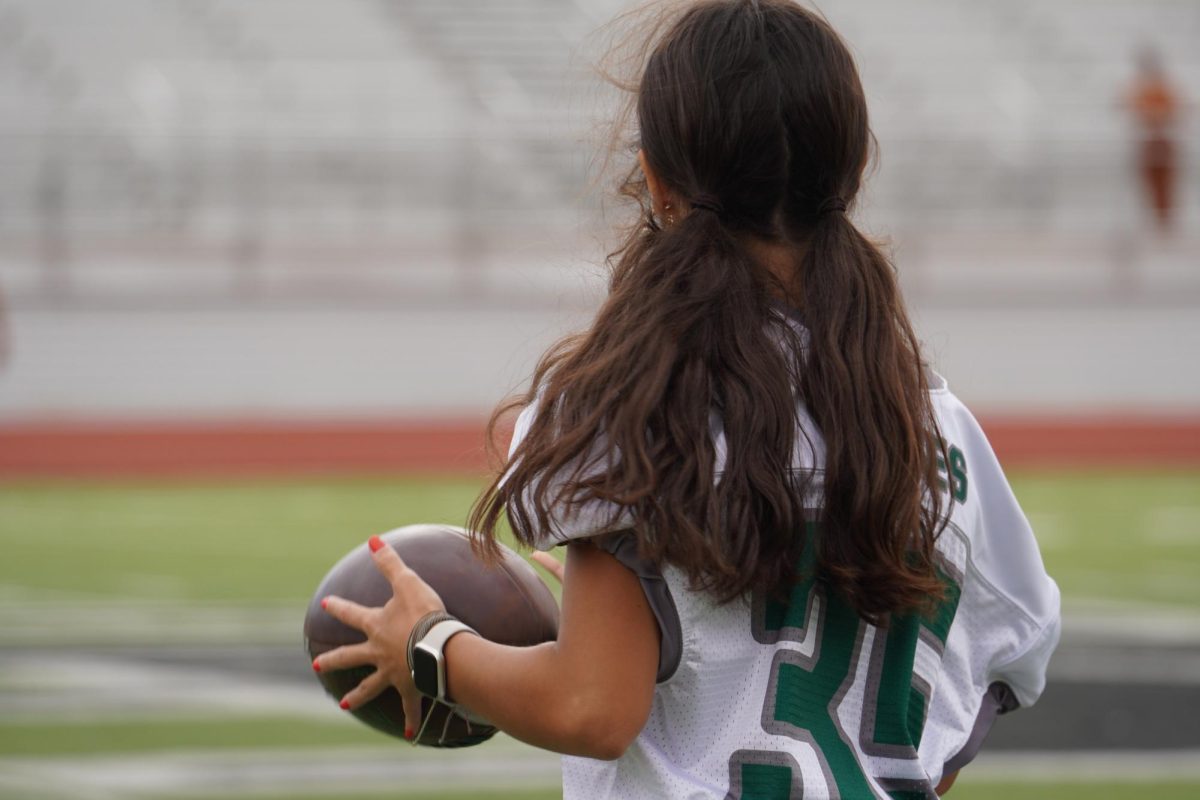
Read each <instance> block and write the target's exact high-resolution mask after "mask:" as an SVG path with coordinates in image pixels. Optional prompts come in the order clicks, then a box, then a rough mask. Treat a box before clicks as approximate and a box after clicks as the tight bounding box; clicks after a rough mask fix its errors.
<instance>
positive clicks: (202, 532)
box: [0, 471, 1200, 609]
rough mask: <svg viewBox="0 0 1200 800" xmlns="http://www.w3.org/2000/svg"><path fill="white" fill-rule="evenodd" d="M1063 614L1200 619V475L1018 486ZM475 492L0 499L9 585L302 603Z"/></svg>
mask: <svg viewBox="0 0 1200 800" xmlns="http://www.w3.org/2000/svg"><path fill="white" fill-rule="evenodd" d="M1012 483H1013V488H1014V490H1015V491H1016V493H1017V496H1018V498H1019V499H1020V501H1021V503H1022V505H1023V506H1024V508H1025V510H1026V512H1027V513H1028V514H1029V517H1030V520H1031V521H1032V523H1033V525H1034V530H1035V532H1037V534H1038V536H1039V540H1040V541H1041V544H1042V549H1043V553H1044V556H1045V559H1046V564H1047V567H1048V568H1049V570H1050V572H1051V574H1052V575H1054V577H1055V578H1056V579H1058V580H1059V582H1060V584H1061V586H1062V588H1063V593H1064V595H1065V596H1066V597H1067V598H1068V599H1079V600H1088V599H1097V598H1099V599H1105V600H1118V601H1130V602H1148V603H1157V604H1166V605H1175V606H1179V607H1182V608H1188V609H1200V581H1197V580H1195V576H1196V575H1197V574H1200V472H1196V471H1176V472H1136V473H1092V472H1074V473H1071V472H1068V473H1056V472H1020V473H1017V474H1015V475H1014V476H1013V480H1012ZM480 485H481V484H480V482H479V481H475V480H469V479H463V480H444V479H436V480H434V479H431V480H414V479H388V478H359V479H353V478H339V479H322V480H316V479H313V480H300V481H295V480H293V481H283V480H244V481H236V482H235V481H227V482H212V483H175V482H161V483H154V482H138V483H103V484H95V483H90V484H89V483H62V482H42V483H19V484H7V485H0V548H2V552H4V553H5V557H4V559H2V560H0V585H6V586H7V587H9V591H10V592H11V591H14V590H16V591H20V590H26V591H28V592H29V593H30V594H31V596H32V597H35V598H36V597H38V596H39V595H43V594H45V595H49V596H53V595H57V594H66V595H84V596H93V597H100V598H105V597H107V598H112V599H131V598H132V599H158V600H174V601H183V602H219V603H228V604H245V605H252V604H255V603H264V602H282V603H291V602H297V603H298V602H303V601H304V600H306V599H307V597H308V593H309V592H310V591H311V590H312V589H313V588H314V587H315V586H316V584H317V582H318V581H319V579H320V577H321V576H322V575H323V574H324V573H325V570H326V569H327V568H328V567H329V565H330V564H332V563H333V562H334V560H336V559H337V558H338V557H340V556H341V555H342V554H343V553H345V552H346V551H347V550H349V549H350V548H351V547H353V546H355V545H357V544H360V543H361V542H363V541H364V540H365V539H366V538H367V537H368V536H369V535H370V534H372V533H377V532H380V531H383V530H387V529H389V528H392V527H396V526H399V525H404V524H408V523H412V522H447V523H452V524H462V523H463V521H464V519H465V517H466V514H467V509H468V508H469V507H470V504H471V502H472V500H473V499H474V497H475V494H476V492H477V491H478V489H479V488H480Z"/></svg>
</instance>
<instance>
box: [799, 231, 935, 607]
mask: <svg viewBox="0 0 1200 800" xmlns="http://www.w3.org/2000/svg"><path fill="white" fill-rule="evenodd" d="M800 275H801V276H802V277H801V281H800V291H801V296H802V300H801V304H802V308H803V309H804V321H805V325H806V327H807V331H808V336H809V347H808V350H807V353H806V355H805V358H804V361H803V364H802V365H801V367H800V375H801V383H800V385H801V395H802V396H803V398H804V402H805V404H806V407H807V410H808V413H809V414H810V415H811V417H812V419H813V421H814V422H815V423H816V426H817V428H818V429H819V430H820V431H821V434H822V437H823V439H824V446H825V465H824V481H823V482H824V486H823V491H822V496H823V502H822V506H821V517H822V523H823V524H822V531H823V535H822V536H821V537H819V538H818V540H817V553H816V556H817V565H818V571H819V572H820V574H821V575H822V576H823V578H824V580H825V581H826V582H827V583H829V584H831V585H833V586H835V587H836V588H837V589H838V590H839V591H840V592H841V593H842V594H843V595H844V596H845V597H846V598H847V599H848V600H849V601H850V602H851V603H852V604H853V605H854V607H855V608H856V609H857V610H858V611H859V613H860V615H862V616H863V617H865V618H867V619H872V620H876V619H879V618H881V617H883V616H884V615H886V614H888V613H891V612H896V611H899V610H916V609H921V608H925V607H927V606H928V604H929V603H930V602H932V601H934V600H937V599H940V597H941V593H942V591H943V587H942V584H941V582H940V581H939V580H938V579H937V577H936V574H935V572H934V568H933V563H932V559H933V545H934V541H935V539H936V537H937V535H938V534H939V533H940V531H941V528H942V526H943V525H944V521H943V519H942V513H941V495H940V494H939V493H938V492H934V491H929V489H930V487H935V486H937V473H936V461H935V458H934V455H933V451H932V450H931V443H932V442H933V441H937V434H936V432H937V423H936V420H935V418H934V415H933V410H932V405H931V403H930V399H929V394H928V392H929V386H928V380H927V378H926V373H925V370H924V367H923V364H922V361H921V355H920V348H919V344H918V340H917V338H916V335H915V333H914V332H913V329H912V326H911V324H910V323H909V320H908V317H907V314H906V313H905V310H904V305H903V303H902V301H901V297H900V292H899V287H898V286H897V282H896V277H895V272H894V270H893V268H892V265H891V264H890V263H889V262H888V260H887V258H886V256H884V254H883V253H882V252H880V250H879V248H877V247H876V246H875V245H874V244H872V243H871V242H870V241H868V240H867V239H866V238H865V237H864V236H863V235H862V234H861V233H860V232H859V231H858V229H857V228H856V227H855V226H854V224H853V223H852V222H851V221H850V220H849V219H848V218H847V217H846V215H845V214H843V213H841V212H840V211H836V210H831V211H829V212H827V213H823V214H821V215H820V216H819V218H818V221H817V224H816V225H815V226H814V227H813V228H812V229H811V234H810V236H809V240H808V249H807V251H806V252H805V255H804V258H803V261H802V265H801V269H800Z"/></svg>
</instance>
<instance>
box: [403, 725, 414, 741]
mask: <svg viewBox="0 0 1200 800" xmlns="http://www.w3.org/2000/svg"><path fill="white" fill-rule="evenodd" d="M412 737H413V729H412V728H405V729H404V738H405V739H411V738H412Z"/></svg>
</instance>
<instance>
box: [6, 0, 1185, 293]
mask: <svg viewBox="0 0 1200 800" xmlns="http://www.w3.org/2000/svg"><path fill="white" fill-rule="evenodd" d="M620 5H621V4H619V3H616V2H614V0H590V1H589V0H576V1H575V2H569V1H568V0H340V1H337V2H335V0H240V1H235V0H105V2H103V3H97V2H88V1H87V0H0V147H2V151H0V290H2V291H3V292H4V293H5V294H6V295H7V297H8V298H9V302H10V303H13V304H21V303H37V302H42V301H47V300H50V301H53V302H63V301H81V302H82V301H94V300H97V299H103V298H110V297H117V298H122V299H126V300H129V299H132V300H133V301H134V302H146V303H153V302H156V301H157V300H160V299H162V298H171V297H181V296H182V297H189V298H195V297H210V298H214V299H217V300H221V299H222V298H229V297H245V296H259V297H266V298H271V297H277V296H286V295H290V294H301V295H311V296H318V297H322V298H328V297H330V296H346V297H362V296H379V295H380V294H386V293H388V292H392V293H397V294H399V295H403V296H406V297H414V296H415V297H433V296H441V295H447V296H456V297H457V296H469V295H480V296H483V297H488V296H490V295H489V287H494V286H497V285H502V284H503V283H504V282H505V281H506V276H509V275H513V274H520V275H522V276H523V277H522V280H525V281H533V282H535V283H538V284H539V285H543V286H544V288H545V289H546V294H547V295H548V296H549V295H552V294H554V293H555V292H557V291H559V289H560V288H561V278H555V277H553V275H554V274H555V271H554V270H553V269H541V267H551V268H552V267H555V266H557V265H561V264H562V262H563V261H564V259H565V258H577V257H584V256H588V257H593V258H597V257H598V256H599V255H600V254H601V250H600V248H598V247H596V246H595V245H594V244H589V242H591V237H592V236H593V235H594V234H595V233H596V232H597V231H598V230H600V229H601V228H598V227H597V225H598V223H596V222H595V220H596V214H595V211H596V210H597V208H598V207H599V204H598V196H597V193H596V190H595V189H594V187H593V188H591V189H589V184H588V175H589V171H588V167H589V163H590V161H591V159H592V158H593V157H594V156H595V154H596V147H597V136H596V123H595V120H596V117H597V114H601V115H602V113H603V111H604V108H603V107H602V106H600V105H598V103H599V102H600V99H601V98H604V97H608V96H610V95H605V94H604V93H603V92H602V91H600V90H598V81H597V80H596V78H595V77H594V76H592V75H591V74H590V72H589V63H588V61H589V58H590V57H591V56H592V55H594V53H593V52H592V50H590V49H589V48H588V46H587V45H586V42H588V36H589V34H590V33H591V32H592V31H594V30H595V29H596V28H597V27H598V26H599V25H600V24H602V23H603V22H604V21H606V20H607V19H608V18H609V17H610V16H611V15H612V13H613V12H614V11H615V10H616V9H617V8H619V7H620ZM821 8H822V10H823V11H824V12H825V13H826V15H827V16H828V17H829V19H830V20H831V22H832V23H833V24H834V26H835V27H836V28H838V29H839V30H840V31H841V32H842V33H843V35H844V36H845V37H846V38H847V39H848V40H849V42H850V43H851V45H852V47H853V49H854V51H855V53H856V54H857V56H858V58H859V59H860V68H861V70H862V74H863V78H864V81H865V83H866V86H867V90H868V94H869V97H870V102H871V110H872V114H873V124H874V128H875V130H876V133H877V135H878V138H879V142H880V147H881V152H882V159H881V161H880V163H879V166H878V170H877V172H876V174H875V175H874V177H873V180H872V183H871V188H870V192H869V195H868V197H867V198H866V203H865V210H866V215H865V216H866V218H867V219H868V220H869V227H870V228H871V229H872V230H875V231H878V232H884V233H888V234H890V235H891V237H892V238H893V239H894V241H895V242H896V244H897V246H898V248H899V251H900V255H901V262H902V268H903V269H904V270H906V271H907V274H909V275H910V280H911V283H912V285H913V287H915V290H916V291H918V292H926V293H934V294H936V293H937V292H939V291H941V292H943V293H949V294H954V293H960V294H962V295H963V296H966V295H971V294H978V293H979V290H980V289H987V290H989V291H991V290H1006V291H1009V292H1010V293H1011V294H1012V295H1013V296H1024V295H1036V296H1039V297H1041V296H1044V295H1045V293H1046V292H1052V293H1058V294H1060V295H1062V296H1064V297H1066V296H1070V295H1072V294H1073V293H1077V292H1079V291H1083V292H1085V293H1091V294H1089V295H1088V296H1092V294H1101V295H1102V294H1105V293H1109V294H1112V293H1117V294H1120V293H1122V292H1130V291H1143V292H1147V291H1148V292H1150V293H1153V292H1154V291H1158V292H1160V293H1163V294H1164V295H1169V296H1171V297H1173V298H1178V297H1179V296H1180V292H1181V291H1183V290H1186V291H1190V292H1192V293H1193V294H1192V295H1190V296H1192V297H1195V292H1196V291H1197V290H1200V270H1198V269H1196V265H1197V263H1198V262H1200V198H1198V197H1197V191H1196V190H1197V188H1198V187H1200V168H1198V166H1200V159H1198V158H1196V154H1200V135H1198V134H1197V131H1198V130H1200V128H1198V127H1197V122H1196V119H1195V118H1196V116H1197V111H1196V109H1197V106H1196V103H1195V98H1196V97H1198V96H1200V48H1197V47H1196V42H1198V41H1200V3H1196V2H1191V1H1190V0H1038V1H1036V2H1035V1H1034V0H989V1H988V2H983V1H982V0H976V1H973V2H961V1H960V0H905V2H903V3H890V2H887V1H886V0H871V1H870V2H866V1H864V0H836V1H835V0H830V1H829V2H825V3H823V4H821ZM1146 45H1152V46H1154V47H1156V48H1157V49H1158V50H1159V51H1160V52H1161V53H1162V54H1163V60H1164V62H1165V64H1166V67H1167V70H1168V74H1169V75H1170V77H1171V78H1172V80H1173V81H1174V83H1175V85H1176V86H1177V88H1178V89H1179V90H1180V91H1181V92H1182V93H1183V95H1184V97H1185V99H1186V100H1188V102H1189V103H1190V113H1189V114H1187V115H1186V116H1185V125H1184V128H1183V136H1184V150H1185V158H1184V165H1185V170H1186V172H1185V174H1184V175H1183V176H1182V178H1181V187H1180V188H1181V198H1180V199H1181V202H1182V204H1183V207H1182V208H1181V214H1180V217H1181V219H1180V222H1181V224H1180V225H1179V227H1178V230H1177V233H1176V235H1175V237H1174V238H1173V239H1171V240H1170V241H1168V242H1165V243H1163V242H1157V241H1155V240H1154V239H1153V237H1152V236H1151V235H1150V232H1149V225H1148V223H1147V221H1146V220H1145V219H1144V212H1143V210H1142V202H1141V197H1140V194H1139V187H1138V185H1137V183H1136V178H1135V175H1134V170H1133V161H1132V153H1133V149H1132V148H1133V144H1132V142H1133V130H1132V126H1131V124H1130V122H1129V120H1128V117H1127V114H1126V112H1125V110H1124V109H1123V108H1122V105H1121V103H1122V96H1123V94H1124V93H1125V92H1126V91H1127V90H1128V88H1129V85H1130V82H1131V79H1132V77H1133V65H1134V59H1135V55H1136V53H1137V50H1138V48H1140V47H1142V46H1146ZM1189 154H1190V155H1191V157H1188V156H1189ZM599 224H600V225H602V224H603V223H599ZM530 265H538V269H540V272H539V271H538V269H535V270H534V272H536V273H537V274H538V275H541V274H542V273H544V274H545V276H546V277H545V278H544V280H543V278H540V277H537V275H535V276H534V277H529V275H528V272H529V269H530ZM1014 265H1015V266H1014ZM522 270H524V272H522ZM1185 294H1186V292H1185Z"/></svg>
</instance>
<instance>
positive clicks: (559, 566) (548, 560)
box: [530, 550, 565, 584]
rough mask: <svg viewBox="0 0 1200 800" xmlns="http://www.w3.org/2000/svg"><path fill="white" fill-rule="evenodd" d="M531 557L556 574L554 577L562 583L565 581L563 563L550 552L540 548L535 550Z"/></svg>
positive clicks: (547, 570)
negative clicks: (542, 550) (544, 551)
mask: <svg viewBox="0 0 1200 800" xmlns="http://www.w3.org/2000/svg"><path fill="white" fill-rule="evenodd" d="M530 558H531V559H533V560H534V561H536V562H537V563H538V566H540V567H541V568H542V569H544V570H546V572H549V573H550V574H551V575H553V576H554V579H555V580H556V581H558V582H559V583H560V584H561V583H562V582H563V573H564V571H565V570H564V568H563V563H562V562H561V561H559V560H558V559H557V558H555V557H554V556H552V555H550V554H549V553H543V552H541V551H540V550H538V551H535V552H534V553H533V555H531V556H530Z"/></svg>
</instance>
